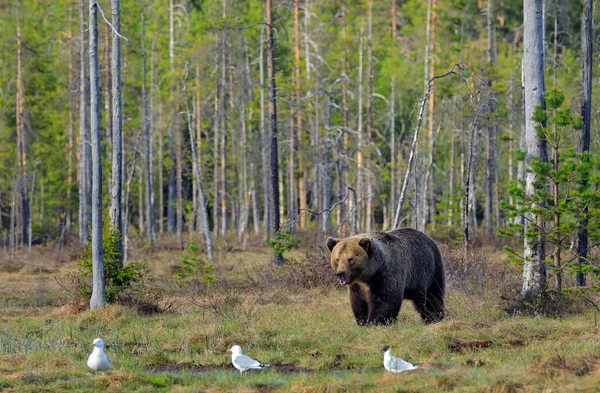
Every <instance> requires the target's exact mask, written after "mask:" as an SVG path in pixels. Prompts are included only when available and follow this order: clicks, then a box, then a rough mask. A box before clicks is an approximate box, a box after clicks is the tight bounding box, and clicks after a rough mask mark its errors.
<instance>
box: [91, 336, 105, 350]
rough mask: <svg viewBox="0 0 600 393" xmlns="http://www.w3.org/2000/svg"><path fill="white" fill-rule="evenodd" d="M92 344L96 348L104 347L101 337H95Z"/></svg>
mask: <svg viewBox="0 0 600 393" xmlns="http://www.w3.org/2000/svg"><path fill="white" fill-rule="evenodd" d="M92 344H94V346H95V347H96V348H104V341H102V339H101V338H97V339H95V340H94V342H93V343H92Z"/></svg>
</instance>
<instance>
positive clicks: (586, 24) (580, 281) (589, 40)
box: [577, 0, 594, 286]
mask: <svg viewBox="0 0 600 393" xmlns="http://www.w3.org/2000/svg"><path fill="white" fill-rule="evenodd" d="M582 29H583V34H582V41H581V63H582V64H581V65H582V69H583V83H582V86H581V117H583V132H582V133H581V136H580V139H579V151H580V152H581V153H583V154H589V151H590V126H591V115H592V67H593V57H592V53H593V42H594V30H593V2H592V0H584V1H583V25H582ZM581 187H582V188H583V189H585V188H587V187H588V182H587V179H586V178H584V181H583V182H582V184H581ZM583 215H584V217H586V218H585V219H584V220H582V222H581V224H580V228H581V229H580V230H579V231H578V232H577V264H578V265H579V268H582V267H583V265H585V264H586V263H587V254H588V220H587V215H588V207H587V205H586V207H585V209H584V211H583ZM577 285H579V286H585V273H583V272H579V273H577Z"/></svg>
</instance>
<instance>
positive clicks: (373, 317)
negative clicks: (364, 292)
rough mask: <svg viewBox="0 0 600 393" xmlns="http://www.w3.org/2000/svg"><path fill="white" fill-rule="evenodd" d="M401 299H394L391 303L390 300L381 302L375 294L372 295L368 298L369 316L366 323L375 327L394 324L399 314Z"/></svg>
mask: <svg viewBox="0 0 600 393" xmlns="http://www.w3.org/2000/svg"><path fill="white" fill-rule="evenodd" d="M401 304H402V299H394V301H393V302H390V300H387V299H386V301H383V300H382V299H381V298H380V297H379V296H377V295H376V294H372V295H371V296H370V297H369V316H368V318H367V323H372V324H376V325H385V324H388V323H393V322H396V317H397V316H398V313H399V312H400V306H401Z"/></svg>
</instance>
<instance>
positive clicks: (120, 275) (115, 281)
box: [77, 214, 149, 303]
mask: <svg viewBox="0 0 600 393" xmlns="http://www.w3.org/2000/svg"><path fill="white" fill-rule="evenodd" d="M102 221H103V224H102V225H103V226H102V251H103V253H104V279H105V282H106V301H107V302H108V303H116V302H117V300H118V297H119V294H120V293H122V292H123V291H125V290H127V289H129V288H131V286H132V285H133V284H134V283H137V282H140V281H144V280H145V279H146V278H148V276H149V271H148V268H147V266H146V264H141V263H131V264H128V265H125V266H121V260H120V259H121V250H120V248H119V239H120V236H121V234H120V233H119V231H118V230H116V229H113V228H112V227H111V225H110V222H109V219H108V215H106V214H105V215H104V217H103V220H102ZM92 264H93V263H92V243H91V242H90V241H88V242H87V243H86V245H85V249H84V250H83V252H82V253H81V258H80V260H79V262H78V263H77V270H78V272H79V275H80V276H81V277H82V278H83V280H81V281H80V288H79V290H80V293H81V295H82V297H83V298H84V299H85V300H86V301H89V299H90V298H91V296H92V286H91V279H92Z"/></svg>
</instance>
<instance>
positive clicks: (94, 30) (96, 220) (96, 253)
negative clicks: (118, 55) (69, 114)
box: [89, 0, 120, 311]
mask: <svg viewBox="0 0 600 393" xmlns="http://www.w3.org/2000/svg"><path fill="white" fill-rule="evenodd" d="M89 3H90V4H89V9H90V12H89V15H90V16H89V18H90V19H89V34H90V54H89V56H90V133H91V137H92V275H93V280H92V297H91V299H90V309H91V310H92V311H94V310H97V309H99V308H101V307H103V306H104V304H105V303H106V290H105V287H104V253H103V250H102V148H101V146H100V80H99V78H98V3H97V2H96V1H94V0H90V2H89ZM119 172H120V168H119Z"/></svg>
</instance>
